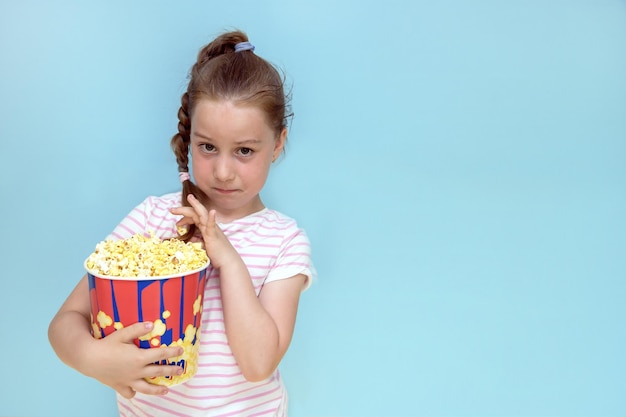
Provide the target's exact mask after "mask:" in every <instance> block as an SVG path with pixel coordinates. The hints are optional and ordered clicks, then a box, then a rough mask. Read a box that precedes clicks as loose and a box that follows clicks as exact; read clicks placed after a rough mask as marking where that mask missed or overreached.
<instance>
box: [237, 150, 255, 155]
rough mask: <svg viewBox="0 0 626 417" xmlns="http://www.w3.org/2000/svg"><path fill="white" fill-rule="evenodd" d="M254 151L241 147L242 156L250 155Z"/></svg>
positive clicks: (240, 153)
mask: <svg viewBox="0 0 626 417" xmlns="http://www.w3.org/2000/svg"><path fill="white" fill-rule="evenodd" d="M253 153H254V151H253V150H252V149H250V148H241V149H239V155H241V156H250V155H252V154H253Z"/></svg>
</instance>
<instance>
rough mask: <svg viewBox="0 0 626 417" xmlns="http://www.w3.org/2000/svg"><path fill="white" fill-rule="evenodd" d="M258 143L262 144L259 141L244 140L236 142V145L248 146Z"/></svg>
mask: <svg viewBox="0 0 626 417" xmlns="http://www.w3.org/2000/svg"><path fill="white" fill-rule="evenodd" d="M257 143H261V141H260V140H259V139H244V140H239V141H237V142H235V144H236V145H247V144H251V145H254V144H257Z"/></svg>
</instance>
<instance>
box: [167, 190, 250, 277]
mask: <svg viewBox="0 0 626 417" xmlns="http://www.w3.org/2000/svg"><path fill="white" fill-rule="evenodd" d="M187 201H189V204H191V207H177V208H174V209H171V210H170V211H171V212H172V214H177V215H182V216H183V218H182V219H181V220H179V221H178V222H177V223H176V225H177V226H179V227H180V226H186V225H188V224H192V223H195V225H196V226H197V227H198V229H199V230H200V233H202V238H203V240H204V249H205V250H206V253H207V255H208V257H209V259H210V261H211V265H213V267H215V268H220V267H221V266H223V265H228V264H229V263H231V262H241V257H240V256H239V254H238V253H237V251H236V250H235V248H234V247H233V245H231V243H230V242H229V241H228V238H227V237H226V236H225V235H224V232H222V229H220V227H219V226H218V225H217V222H216V221H215V210H210V211H207V209H206V207H204V206H203V205H202V203H200V201H198V199H197V198H196V197H194V196H193V195H192V194H190V195H189V196H188V197H187Z"/></svg>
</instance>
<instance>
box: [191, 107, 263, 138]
mask: <svg viewBox="0 0 626 417" xmlns="http://www.w3.org/2000/svg"><path fill="white" fill-rule="evenodd" d="M191 130H192V132H193V133H195V134H204V135H211V136H215V137H216V138H217V137H236V136H248V137H258V138H261V137H265V136H268V135H269V136H274V135H273V129H272V127H271V125H270V124H269V123H268V120H267V117H266V115H265V114H264V113H263V111H262V110H261V109H259V108H258V107H257V106H254V105H247V104H240V103H237V102H234V101H232V100H209V99H202V100H199V101H198V102H197V104H196V106H195V108H194V111H193V113H192V115H191Z"/></svg>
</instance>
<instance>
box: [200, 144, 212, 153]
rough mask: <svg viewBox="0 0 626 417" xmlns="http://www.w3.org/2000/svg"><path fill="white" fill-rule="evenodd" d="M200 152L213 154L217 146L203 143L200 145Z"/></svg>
mask: <svg viewBox="0 0 626 417" xmlns="http://www.w3.org/2000/svg"><path fill="white" fill-rule="evenodd" d="M200 150H201V151H203V152H213V151H214V150H215V146H213V145H211V144H210V143H202V144H200Z"/></svg>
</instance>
